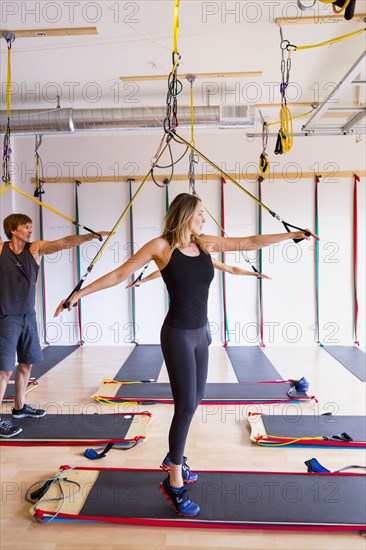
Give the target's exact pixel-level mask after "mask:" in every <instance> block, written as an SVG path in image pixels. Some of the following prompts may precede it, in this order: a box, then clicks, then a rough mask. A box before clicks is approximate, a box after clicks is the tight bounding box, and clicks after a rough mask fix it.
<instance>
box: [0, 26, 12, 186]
mask: <svg viewBox="0 0 366 550" xmlns="http://www.w3.org/2000/svg"><path fill="white" fill-rule="evenodd" d="M3 37H4V38H5V40H6V44H7V47H8V63H7V78H6V116H7V119H8V120H7V124H6V128H5V131H4V145H3V166H2V180H3V181H4V182H5V183H6V184H9V183H10V155H11V148H10V135H11V130H10V111H11V45H12V42H14V40H15V34H13V33H11V32H4V33H3Z"/></svg>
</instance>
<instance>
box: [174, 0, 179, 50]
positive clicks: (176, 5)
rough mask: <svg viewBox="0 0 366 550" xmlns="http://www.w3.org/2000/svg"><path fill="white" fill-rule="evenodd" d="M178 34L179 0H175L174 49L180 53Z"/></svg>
mask: <svg viewBox="0 0 366 550" xmlns="http://www.w3.org/2000/svg"><path fill="white" fill-rule="evenodd" d="M178 35H179V0H175V1H174V46H173V51H174V53H175V54H178V53H179V50H178Z"/></svg>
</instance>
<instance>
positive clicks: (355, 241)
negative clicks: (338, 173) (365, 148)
mask: <svg viewBox="0 0 366 550" xmlns="http://www.w3.org/2000/svg"><path fill="white" fill-rule="evenodd" d="M353 178H354V180H353V294H354V321H353V335H354V343H355V344H356V345H357V346H359V345H360V342H359V341H358V334H357V332H358V296H357V275H358V224H357V209H358V208H357V183H358V182H359V181H360V178H359V177H358V175H357V174H355V175H354V176H353Z"/></svg>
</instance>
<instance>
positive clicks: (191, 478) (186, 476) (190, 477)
mask: <svg viewBox="0 0 366 550" xmlns="http://www.w3.org/2000/svg"><path fill="white" fill-rule="evenodd" d="M160 468H161V469H162V470H164V471H165V472H170V457H169V453H168V454H167V455H166V457H165V458H164V460H163V462H162V463H161V466H160ZM182 478H183V482H184V483H194V482H195V481H197V479H198V475H197V474H195V473H194V472H191V470H190V468H189V466H188V464H187V457H186V456H184V457H183V464H182Z"/></svg>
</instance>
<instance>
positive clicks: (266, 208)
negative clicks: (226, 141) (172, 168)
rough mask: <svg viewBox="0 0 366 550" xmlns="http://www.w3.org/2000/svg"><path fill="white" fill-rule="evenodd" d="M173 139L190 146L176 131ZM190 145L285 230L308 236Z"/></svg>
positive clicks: (297, 240) (295, 240)
mask: <svg viewBox="0 0 366 550" xmlns="http://www.w3.org/2000/svg"><path fill="white" fill-rule="evenodd" d="M170 135H171V136H172V137H173V139H174V140H175V141H177V142H178V143H179V142H181V143H185V144H186V145H188V146H190V145H189V143H188V142H187V141H186V140H185V139H184V138H182V137H181V136H180V135H178V134H176V132H172V133H171V134H170ZM190 147H192V149H193V150H194V152H195V153H196V154H197V155H198V156H199V157H200V158H201V159H202V160H204V161H205V162H207V163H208V164H209V165H210V166H212V167H213V168H215V170H217V172H219V174H221V176H222V177H223V178H224V179H225V180H229V181H231V183H233V184H234V185H235V186H236V187H237V188H238V189H240V190H241V191H243V192H244V193H246V195H248V196H249V197H250V198H252V199H253V200H254V201H255V202H256V203H257V204H259V205H260V206H261V207H262V208H264V209H265V210H267V212H268V213H269V214H271V216H272V217H273V218H275V219H276V220H278V221H279V222H280V223H282V225H283V226H284V228H285V229H286V231H288V232H289V233H290V228H292V229H297V230H298V231H303V232H304V233H305V235H306V236H307V237H309V236H310V233H309V231H306V230H305V229H302V228H301V227H297V226H296V225H291V224H290V223H288V222H285V221H284V220H282V219H281V218H280V216H279V215H278V214H276V212H274V211H273V210H271V209H270V208H268V206H266V205H265V204H264V203H263V202H261V201H260V200H258V199H257V197H255V196H254V195H252V193H250V192H249V191H248V190H247V189H245V188H244V187H242V186H241V185H240V184H239V183H238V182H237V181H236V180H234V178H232V177H231V176H230V175H229V174H227V173H226V172H224V170H221V168H219V166H217V164H215V163H214V162H212V161H211V160H210V159H209V158H207V157H206V156H205V155H204V154H203V153H201V152H200V151H198V149H197V148H196V147H194V146H193V145H191V146H190ZM302 240H303V239H293V241H294V242H295V243H299V242H301V241H302Z"/></svg>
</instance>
